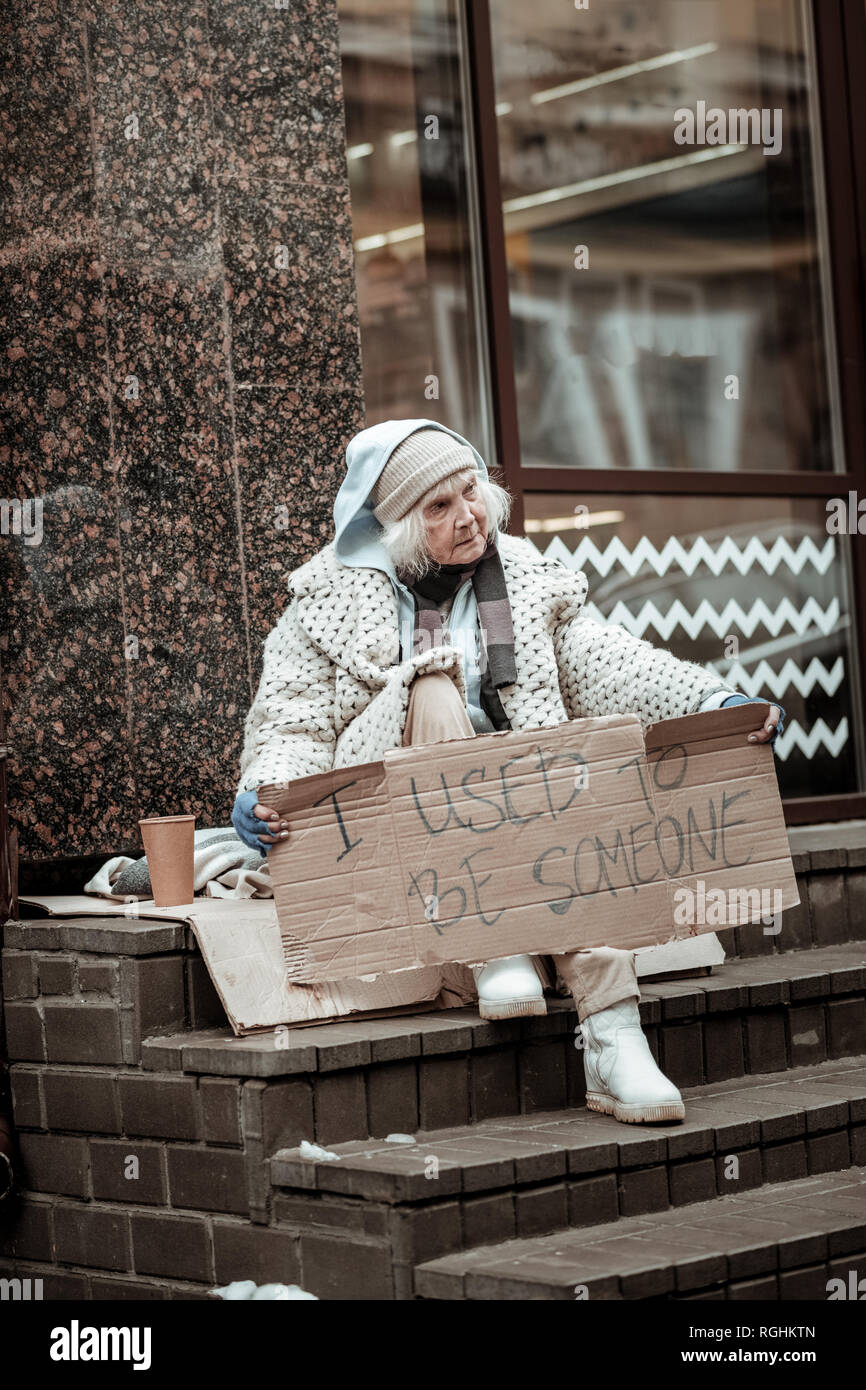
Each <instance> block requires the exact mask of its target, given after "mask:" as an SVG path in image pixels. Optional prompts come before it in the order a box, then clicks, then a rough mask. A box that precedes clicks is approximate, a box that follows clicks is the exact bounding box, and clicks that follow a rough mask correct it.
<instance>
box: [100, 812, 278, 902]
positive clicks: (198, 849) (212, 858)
mask: <svg viewBox="0 0 866 1390" xmlns="http://www.w3.org/2000/svg"><path fill="white" fill-rule="evenodd" d="M193 854H194V873H195V878H194V885H195V891H196V893H201V892H202V891H203V892H204V896H205V897H207V898H272V897H273V896H274V890H273V886H272V884H271V877H270V874H269V873H268V861H267V860H266V859H263V858H262V856H261V855H260V854H259V852H258V850H257V849H250V847H249V845H245V844H244V842H243V840H241V839H239V838H238V836H237V835H236V833H235V831H234V830H233V829H232V827H231V826H229V827H228V828H227V829H216V830H197V831H196V832H195V848H194V850H193ZM84 891H85V893H95V894H97V895H98V896H99V897H101V898H112V899H115V900H117V901H120V902H125V901H127V900H128V899H129V898H143V899H149V898H152V897H153V889H152V888H151V884H150V873H149V871H148V867H147V858H146V857H144V858H142V859H129V858H128V857H127V856H126V855H122V854H119V855H117V856H116V858H114V859H109V860H108V861H107V862H106V863H105V864H103V865H102V868H101V869H99V870H98V871H97V872H96V873H95V874H94V876H93V878H92V879H90V880H89V882H87V883H85V885H84Z"/></svg>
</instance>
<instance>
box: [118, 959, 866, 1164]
mask: <svg viewBox="0 0 866 1390" xmlns="http://www.w3.org/2000/svg"><path fill="white" fill-rule="evenodd" d="M641 1018H642V1021H643V1024H644V1027H645V1031H646V1034H647V1038H648V1040H649V1044H650V1047H651V1048H652V1050H653V1053H654V1055H655V1056H656V1059H657V1060H658V1062H659V1064H660V1065H661V1066H662V1068H663V1070H664V1071H665V1072H666V1073H667V1075H668V1076H670V1078H671V1079H672V1080H673V1081H674V1082H675V1083H676V1084H677V1085H678V1086H680V1087H689V1086H696V1085H706V1084H713V1083H715V1082H717V1081H722V1080H726V1079H729V1078H732V1079H736V1078H738V1077H742V1076H743V1075H749V1074H756V1073H765V1072H770V1071H779V1072H781V1071H785V1070H786V1069H787V1068H788V1067H789V1066H794V1067H796V1066H804V1065H813V1064H818V1063H820V1062H822V1061H824V1060H826V1059H839V1058H844V1057H848V1056H857V1055H859V1054H861V1053H864V1052H866V945H864V943H853V944H851V945H847V946H836V947H824V948H821V949H820V950H810V951H800V952H789V953H787V954H785V955H780V956H777V957H774V958H771V959H765V960H756V959H753V960H747V961H732V962H728V963H726V964H725V965H724V966H722V967H720V969H719V971H718V973H717V974H715V975H711V976H702V977H700V978H697V979H691V980H676V981H655V982H652V983H650V984H647V985H646V986H645V987H644V990H643V998H642V1001H641ZM576 1024H577V1017H576V1014H575V1011H574V1008H573V1006H572V1004H571V1001H570V1000H565V999H555V998H554V999H551V1000H550V1001H549V1012H548V1014H547V1016H546V1017H543V1018H527V1019H514V1020H507V1021H503V1022H496V1023H491V1022H485V1021H484V1020H483V1019H481V1018H480V1017H479V1015H478V1013H477V1012H476V1010H474V1009H472V1008H461V1009H449V1010H446V1011H442V1012H437V1013H420V1014H412V1015H404V1016H400V1017H391V1018H384V1019H365V1020H355V1019H347V1020H344V1021H342V1022H339V1023H329V1024H317V1025H315V1026H313V1027H309V1028H295V1029H291V1030H289V1031H286V1032H284V1033H282V1034H279V1033H278V1034H273V1033H268V1034H258V1035H255V1036H250V1037H246V1038H235V1037H233V1036H232V1035H231V1033H230V1032H229V1030H228V1029H211V1030H200V1031H184V1032H180V1033H174V1034H171V1035H169V1036H165V1037H152V1038H149V1039H145V1040H144V1042H143V1044H142V1065H143V1067H144V1068H145V1070H147V1071H152V1072H157V1073H163V1074H165V1073H171V1074H175V1075H176V1074H178V1073H183V1072H185V1073H190V1074H196V1075H199V1076H219V1077H233V1078H261V1079H264V1080H268V1079H271V1078H292V1079H293V1080H294V1081H296V1082H297V1084H298V1087H299V1088H304V1087H306V1088H308V1090H309V1092H310V1096H309V1103H307V1101H306V1100H305V1101H304V1105H303V1113H304V1115H305V1117H306V1119H305V1125H306V1128H305V1129H304V1131H303V1135H302V1137H304V1138H309V1139H313V1138H315V1139H317V1140H318V1141H319V1142H320V1143H324V1144H333V1143H340V1142H343V1141H346V1140H350V1139H364V1138H367V1137H369V1136H370V1135H371V1134H372V1135H382V1134H387V1133H389V1132H391V1131H393V1130H399V1131H404V1132H408V1133H414V1132H415V1131H416V1130H418V1129H424V1130H433V1129H441V1128H443V1127H445V1126H448V1125H455V1124H457V1125H462V1124H467V1123H471V1122H478V1121H481V1120H485V1119H489V1118H492V1117H494V1116H499V1115H516V1114H519V1113H528V1112H533V1111H539V1110H543V1111H547V1110H555V1109H558V1108H562V1107H566V1106H576V1105H581V1104H582V1103H583V1100H584V1095H585V1085H584V1075H583V1062H582V1058H581V1054H580V1051H579V1049H578V1048H577V1047H576V1046H575V1041H576V1039H575V1028H576ZM299 1094H300V1091H299Z"/></svg>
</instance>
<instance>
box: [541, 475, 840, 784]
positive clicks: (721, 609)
mask: <svg viewBox="0 0 866 1390" xmlns="http://www.w3.org/2000/svg"><path fill="white" fill-rule="evenodd" d="M525 506H526V535H527V537H528V539H529V540H530V541H532V543H533V544H534V545H535V546H536V547H537V548H538V550H539V551H540V552H542V553H543V554H551V555H558V556H559V557H560V558H561V559H562V560H563V561H564V562H565V563H566V564H568V565H570V566H571V567H572V568H574V569H579V570H582V571H583V572H584V573H585V575H586V577H587V579H588V581H589V598H588V603H587V611H588V613H589V614H590V616H591V617H594V618H596V619H598V620H599V621H605V622H612V623H620V624H621V625H622V626H623V627H625V628H626V629H627V630H628V631H629V632H632V633H633V634H634V635H635V636H637V637H642V638H645V639H646V640H647V641H648V642H651V643H652V644H653V646H656V647H666V648H667V649H668V650H670V651H672V652H673V653H674V655H675V656H679V657H681V658H683V659H684V660H689V661H698V662H700V663H701V664H702V665H705V666H707V667H708V668H709V669H710V670H712V671H714V672H716V673H717V674H718V675H719V676H721V677H722V678H723V679H724V680H725V681H728V682H730V684H731V685H733V686H734V687H735V688H736V689H737V690H740V691H742V693H743V694H744V695H755V696H760V697H762V698H766V699H769V700H775V701H778V702H780V703H781V704H782V705H783V706H784V708H785V710H786V721H785V730H784V732H783V733H782V734H781V735H780V737H779V738H778V740H777V742H776V752H777V759H778V761H777V767H778V774H779V785H780V787H781V790H782V794H783V795H784V796H789V797H794V796H827V795H831V794H836V793H843V792H854V791H857V790H858V789H859V788H860V787H862V786H863V785H864V781H863V772H862V760H863V750H862V743H861V740H862V729H861V718H860V712H861V710H862V700H861V698H860V696H859V694H858V687H857V681H858V675H857V662H856V657H855V653H854V632H853V628H852V612H853V608H852V604H851V601H850V597H849V548H848V546H849V542H848V537H847V536H839V535H832V534H828V531H827V513H826V511H825V504H824V502H823V501H820V500H816V499H814V498H803V499H790V498H775V499H774V498H755V497H749V498H737V497H718V496H716V497H711V498H710V497H693V498H691V497H686V498H684V497H633V496H623V495H619V496H616V495H613V494H604V495H602V494H597V495H596V494H593V495H587V496H586V497H585V498H583V499H582V500H581V501H580V502H577V503H576V502H575V499H574V496H573V495H572V494H567V495H566V494H546V495H543V496H542V495H539V494H532V495H528V496H527V497H526V498H525ZM708 518H711V524H708Z"/></svg>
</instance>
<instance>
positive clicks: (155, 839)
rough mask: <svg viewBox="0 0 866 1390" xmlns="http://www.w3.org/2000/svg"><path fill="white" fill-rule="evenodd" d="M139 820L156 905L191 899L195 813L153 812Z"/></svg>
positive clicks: (169, 904) (166, 904) (190, 900)
mask: <svg viewBox="0 0 866 1390" xmlns="http://www.w3.org/2000/svg"><path fill="white" fill-rule="evenodd" d="M138 824H139V827H140V829H141V838H142V840H143V841H144V852H145V854H146V855H147V867H148V869H149V871H150V886H151V888H152V889H153V901H154V902H155V903H156V906H157V907H176V906H177V905H178V904H179V903H191V902H192V900H193V897H194V895H195V869H194V862H193V861H194V853H193V852H194V848H195V816H153V817H151V818H150V819H149V820H140V821H139V822H138Z"/></svg>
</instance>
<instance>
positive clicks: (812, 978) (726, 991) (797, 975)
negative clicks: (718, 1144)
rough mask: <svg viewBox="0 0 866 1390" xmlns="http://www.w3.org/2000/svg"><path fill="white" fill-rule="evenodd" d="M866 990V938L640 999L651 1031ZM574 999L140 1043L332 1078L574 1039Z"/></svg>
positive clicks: (209, 1060)
mask: <svg viewBox="0 0 866 1390" xmlns="http://www.w3.org/2000/svg"><path fill="white" fill-rule="evenodd" d="M864 993H866V942H855V943H849V944H843V945H839V946H827V947H820V948H817V949H815V950H808V951H792V952H789V953H787V954H785V955H783V956H778V957H773V958H771V959H764V958H749V959H741V960H736V961H730V962H726V964H725V965H724V966H722V967H720V968H719V973H718V974H716V975H710V976H704V977H701V978H699V979H695V980H671V981H660V982H656V983H654V984H647V985H646V986H645V987H644V989H643V997H642V999H641V1005H640V1010H641V1021H642V1023H643V1024H644V1026H645V1027H649V1026H652V1025H657V1024H664V1023H673V1022H689V1021H692V1020H696V1019H704V1018H709V1019H715V1018H719V1017H720V1016H722V1015H725V1014H730V1013H732V1012H737V1011H742V1010H753V1009H757V1010H764V1009H768V1008H772V1007H773V1006H776V1007H785V1006H788V1005H795V1004H808V1003H809V1002H818V1003H820V1002H821V1001H826V1000H833V1001H834V1002H835V1001H836V1000H839V999H841V997H842V996H844V995H848V994H854V995H862V994H864ZM575 1026H576V1013H575V1010H574V1008H573V1006H572V1004H571V1002H570V1001H569V1000H566V999H558V998H552V999H550V1000H549V1003H548V1013H547V1015H546V1016H544V1017H541V1018H525V1019H513V1020H505V1021H502V1022H489V1021H486V1020H484V1019H482V1018H480V1017H479V1015H478V1013H477V1011H476V1010H475V1009H472V1008H460V1009H447V1010H443V1011H442V1012H437V1013H425V1014H415V1015H402V1016H400V1017H393V1018H386V1019H366V1020H365V1019H356V1018H351V1019H346V1020H342V1021H340V1022H337V1023H324V1024H314V1025H311V1026H309V1027H298V1028H292V1029H289V1030H287V1031H286V1030H274V1031H268V1032H263V1033H257V1034H251V1035H248V1036H246V1037H241V1038H236V1037H234V1036H233V1035H232V1034H231V1032H230V1031H228V1030H227V1029H224V1028H213V1029H204V1030H198V1031H188V1032H181V1033H174V1034H170V1035H167V1036H164V1037H151V1038H148V1039H146V1040H145V1041H143V1043H142V1066H143V1067H144V1068H145V1070H149V1071H186V1072H193V1073H199V1074H202V1075H213V1076H245V1077H272V1076H290V1075H298V1074H300V1073H310V1072H320V1073H325V1072H331V1071H337V1070H344V1069H347V1068H350V1067H359V1066H369V1065H375V1064H378V1063H384V1062H393V1061H402V1060H406V1059H411V1058H422V1059H423V1058H425V1057H441V1056H444V1055H447V1054H454V1053H462V1052H469V1051H474V1050H478V1049H483V1048H490V1047H497V1046H502V1045H507V1044H511V1043H524V1042H535V1041H545V1040H549V1039H551V1038H557V1037H564V1036H565V1035H566V1034H573V1033H574V1031H575Z"/></svg>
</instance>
